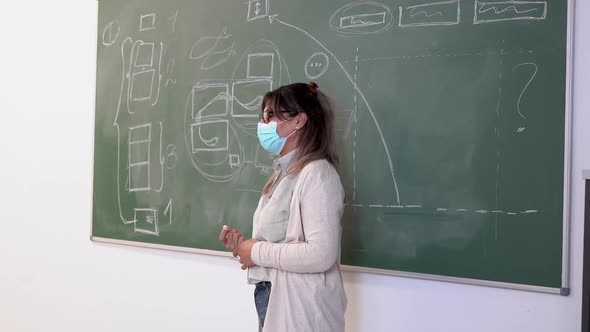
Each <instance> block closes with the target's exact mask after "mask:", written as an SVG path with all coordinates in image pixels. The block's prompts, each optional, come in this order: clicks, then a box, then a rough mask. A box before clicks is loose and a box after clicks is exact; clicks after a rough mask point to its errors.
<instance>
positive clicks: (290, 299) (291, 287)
mask: <svg viewBox="0 0 590 332" xmlns="http://www.w3.org/2000/svg"><path fill="white" fill-rule="evenodd" d="M333 127H334V114H333V110H332V108H331V105H330V103H329V100H328V98H327V97H326V95H325V94H323V93H322V92H321V91H319V90H318V86H317V84H315V83H313V82H312V83H310V84H305V83H295V84H291V85H287V86H282V87H280V88H278V89H276V90H274V91H271V92H268V93H267V94H266V95H265V96H264V99H263V102H262V113H261V115H260V121H259V123H258V138H259V141H260V144H261V145H262V147H263V148H264V149H266V150H267V151H269V152H270V153H273V154H275V155H278V156H279V158H278V159H276V160H275V161H274V163H273V169H274V172H273V174H272V176H271V177H270V179H269V180H268V182H267V183H266V185H265V186H264V188H263V190H262V197H261V198H260V201H259V203H258V207H257V209H256V212H255V213H254V222H253V229H252V239H250V240H245V239H244V236H243V235H242V234H241V233H240V232H239V231H238V230H236V229H232V228H229V227H227V226H224V229H223V230H222V231H221V234H220V236H219V239H220V241H221V242H222V243H223V244H224V245H225V247H226V248H228V249H231V250H234V256H239V258H240V259H239V261H240V263H241V264H242V269H246V268H247V269H248V282H249V283H252V284H255V285H256V288H255V291H254V299H255V304H256V311H257V313H258V318H259V322H260V329H261V330H263V331H271V332H274V331H281V332H282V331H297V332H304V331H344V312H345V310H346V294H345V292H344V287H343V283H342V276H341V274H340V264H339V260H340V236H341V224H340V221H341V217H342V210H343V206H344V190H343V188H342V183H341V181H340V177H339V176H338V173H337V172H336V169H335V164H336V162H337V158H336V153H335V146H334V138H333ZM271 290H272V291H271Z"/></svg>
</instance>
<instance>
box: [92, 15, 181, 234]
mask: <svg viewBox="0 0 590 332" xmlns="http://www.w3.org/2000/svg"><path fill="white" fill-rule="evenodd" d="M156 18H157V17H156V14H155V13H150V14H145V15H141V16H140V17H139V28H138V30H137V31H138V32H141V33H143V34H144V35H145V34H149V33H150V32H152V31H155V30H156V29H158V28H157V26H156V22H157V19H156ZM114 27H115V24H114V23H109V25H107V27H106V28H105V33H103V36H108V37H103V41H104V40H109V41H111V42H109V43H106V44H105V43H103V44H105V46H110V45H113V44H114V42H115V41H116V37H113V34H112V31H113V28H114ZM116 31H117V34H116V35H118V33H119V31H118V30H116ZM164 48H165V45H164V43H163V42H161V41H153V40H152V41H148V40H147V39H136V40H134V39H132V38H131V37H127V38H125V39H124V40H123V41H122V43H121V48H120V49H121V53H120V54H121V61H122V62H121V63H122V67H121V82H120V91H119V102H118V104H117V110H116V114H115V120H114V123H113V126H114V127H115V128H116V130H117V165H116V167H117V202H118V209H119V216H120V218H121V221H122V222H123V223H124V224H133V229H134V231H135V232H137V233H143V234H149V235H154V236H158V235H159V234H160V229H161V227H162V226H164V225H166V224H172V222H173V219H172V212H173V200H172V199H171V198H166V197H164V199H165V200H166V205H165V206H162V207H158V206H152V205H151V204H150V203H148V204H147V205H146V206H136V207H131V208H130V207H129V204H124V202H125V201H126V200H127V199H128V198H129V197H135V198H139V197H141V198H143V197H153V196H158V197H160V199H161V195H162V194H161V193H162V190H163V188H164V186H165V172H166V171H170V170H172V169H174V168H175V167H176V164H177V162H178V156H177V152H176V147H175V146H174V144H167V145H165V144H164V139H163V137H164V132H165V124H164V123H162V122H161V121H157V122H150V121H148V122H146V118H148V117H147V116H146V114H149V112H151V111H152V110H153V109H154V108H155V107H156V106H157V105H158V102H159V98H160V95H161V94H162V90H163V89H165V87H166V86H168V85H171V84H175V79H174V78H173V71H174V64H175V62H174V59H170V60H169V61H168V65H167V66H166V68H163V66H162V63H163V61H164V60H163V53H164ZM164 77H166V79H164ZM122 124H124V125H122ZM124 151H126V152H127V153H126V154H125V153H124ZM142 201H153V200H150V199H145V200H143V199H136V202H142ZM129 209H131V210H129Z"/></svg>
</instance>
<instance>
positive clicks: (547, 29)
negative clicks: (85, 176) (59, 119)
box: [92, 0, 569, 293]
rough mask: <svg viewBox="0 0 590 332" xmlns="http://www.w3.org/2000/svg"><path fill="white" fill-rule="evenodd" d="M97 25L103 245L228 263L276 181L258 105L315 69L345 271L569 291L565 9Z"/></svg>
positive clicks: (544, 4) (132, 10)
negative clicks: (331, 124) (326, 108)
mask: <svg viewBox="0 0 590 332" xmlns="http://www.w3.org/2000/svg"><path fill="white" fill-rule="evenodd" d="M98 18H99V21H98V24H99V25H98V50H97V52H98V54H97V82H96V122H95V123H96V126H95V146H94V148H95V152H94V188H93V195H94V196H93V197H94V201H93V223H92V238H93V239H95V240H99V241H115V242H122V243H130V244H138V245H150V246H161V247H166V248H172V249H179V250H189V251H202V252H209V253H214V254H215V253H218V254H221V252H222V251H223V248H222V247H221V246H220V245H219V244H218V241H217V235H218V233H219V231H220V228H221V225H223V224H228V225H231V226H234V227H238V228H239V229H241V230H243V231H244V232H245V233H250V231H251V221H252V214H253V212H254V209H255V206H256V203H257V201H258V199H259V197H260V190H261V188H262V186H263V184H264V182H265V181H266V179H267V178H268V177H269V175H270V171H271V163H272V160H273V159H272V157H271V156H269V155H268V154H267V153H266V152H264V151H263V150H262V149H261V148H260V147H259V145H258V141H257V138H256V130H255V128H256V123H257V121H258V113H259V111H260V102H261V96H262V95H263V94H264V93H265V92H266V91H269V90H271V89H274V88H277V87H279V86H280V85H284V84H288V83H291V82H308V81H310V80H314V81H316V82H317V83H318V84H319V86H320V89H322V90H323V91H324V92H326V93H327V94H328V95H330V96H331V97H332V98H333V100H334V102H335V105H336V107H337V118H336V122H337V123H336V124H337V131H336V134H337V136H338V146H339V153H340V158H341V163H340V165H339V172H340V174H341V177H342V180H343V184H344V187H345V189H346V210H345V214H344V219H343V241H342V263H343V265H346V266H348V267H350V268H353V269H358V270H366V271H374V272H378V273H392V274H402V275H409V276H416V277H423V278H435V279H442V280H451V281H465V282H473V283H481V284H489V285H498V286H507V287H514V288H526V289H536V290H541V291H550V292H552V291H554V292H559V291H562V293H563V292H564V290H563V289H564V288H567V282H568V281H567V264H566V263H567V252H565V251H564V249H563V248H567V241H566V240H564V239H567V229H568V228H567V215H564V212H563V211H564V206H565V204H566V203H567V201H568V197H567V195H566V194H565V193H567V191H568V188H567V187H568V179H567V172H565V170H566V169H567V168H566V167H565V166H564V165H566V166H567V165H568V163H567V160H568V158H569V153H568V146H569V138H568V136H569V125H568V123H569V115H568V114H569V112H568V107H567V105H568V103H567V96H568V93H567V91H568V86H569V84H568V68H569V67H568V49H569V48H568V3H567V1H518V2H515V1H497V0H495V1H488V0H477V1H476V0H461V1H458V0H450V1H420V0H415V1H406V0H393V1H392V0H389V1H383V2H371V1H336V0H326V1H312V0H305V1H287V0H249V1H248V0H244V1H242V0H231V1H230V0H216V1H196V0H167V1H156V0H128V1H115V0H100V1H99V13H98ZM564 160H565V161H566V162H565V163H564Z"/></svg>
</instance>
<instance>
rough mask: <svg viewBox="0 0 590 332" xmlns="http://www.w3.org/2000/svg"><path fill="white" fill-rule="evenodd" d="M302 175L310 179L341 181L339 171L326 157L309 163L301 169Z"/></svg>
mask: <svg viewBox="0 0 590 332" xmlns="http://www.w3.org/2000/svg"><path fill="white" fill-rule="evenodd" d="M300 177H301V178H303V179H306V180H308V181H315V180H320V181H322V182H325V181H328V180H332V181H335V182H340V175H338V171H337V170H336V168H335V167H334V165H332V164H331V163H330V162H329V161H327V160H326V159H318V160H314V161H310V162H309V163H307V164H306V165H305V166H304V167H303V169H302V170H301V175H300ZM304 181H305V180H304Z"/></svg>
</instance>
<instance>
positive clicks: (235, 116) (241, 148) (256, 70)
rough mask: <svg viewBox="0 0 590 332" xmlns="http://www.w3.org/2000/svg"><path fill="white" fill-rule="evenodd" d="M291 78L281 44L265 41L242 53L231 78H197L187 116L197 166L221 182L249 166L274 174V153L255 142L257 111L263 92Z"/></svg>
mask: <svg viewBox="0 0 590 332" xmlns="http://www.w3.org/2000/svg"><path fill="white" fill-rule="evenodd" d="M201 40H203V39H201ZM193 50H194V47H193ZM192 53H193V52H192V50H191V54H192ZM290 82H291V77H290V74H289V71H288V68H287V65H286V62H285V60H284V59H283V58H282V56H281V54H280V51H279V49H278V47H277V46H276V45H275V44H274V43H272V42H271V41H268V40H264V39H262V40H258V41H256V42H255V43H254V44H252V45H251V46H250V47H248V48H247V49H246V50H245V51H244V52H243V54H242V55H241V56H240V58H239V59H238V61H237V65H236V67H235V69H234V70H233V73H232V75H231V77H228V78H227V79H216V80H202V81H197V82H195V84H194V85H193V88H192V91H191V92H190V94H189V96H188V98H187V101H186V106H185V117H184V119H185V129H186V134H185V141H186V148H187V153H188V155H189V157H190V160H191V163H192V165H193V168H194V169H196V170H197V171H198V172H199V173H200V174H201V175H202V176H203V177H205V178H206V179H208V180H209V181H211V182H218V183H222V182H229V181H233V180H235V179H236V178H237V177H238V176H239V175H240V172H241V171H242V169H243V168H244V167H245V166H249V165H250V166H252V167H254V168H255V169H258V170H259V172H260V173H262V174H269V173H270V172H271V169H272V166H271V165H272V157H271V156H270V155H269V154H268V153H267V152H265V151H263V150H261V148H260V146H259V145H258V144H257V140H256V126H257V123H258V115H259V113H260V107H261V105H262V98H263V96H264V94H265V93H266V92H268V91H271V90H273V89H274V88H276V87H278V86H279V84H287V83H290ZM246 142H247V143H246Z"/></svg>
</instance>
